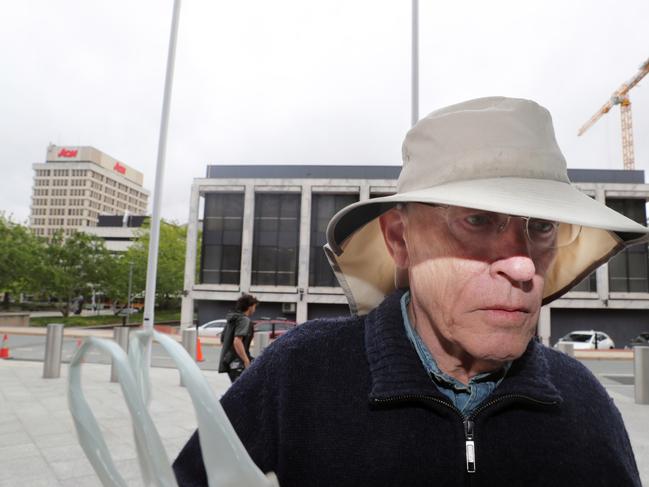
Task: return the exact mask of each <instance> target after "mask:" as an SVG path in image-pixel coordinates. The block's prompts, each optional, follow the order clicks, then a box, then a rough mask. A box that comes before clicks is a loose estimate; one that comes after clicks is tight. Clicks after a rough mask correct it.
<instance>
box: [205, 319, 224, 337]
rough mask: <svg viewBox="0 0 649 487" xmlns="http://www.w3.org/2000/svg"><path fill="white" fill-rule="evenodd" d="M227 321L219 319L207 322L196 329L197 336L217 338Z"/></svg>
mask: <svg viewBox="0 0 649 487" xmlns="http://www.w3.org/2000/svg"><path fill="white" fill-rule="evenodd" d="M227 322H228V320H225V319H220V320H213V321H208V322H207V323H205V324H203V325H200V326H199V327H198V336H201V337H218V336H221V333H223V329H224V328H225V325H226V324H227Z"/></svg>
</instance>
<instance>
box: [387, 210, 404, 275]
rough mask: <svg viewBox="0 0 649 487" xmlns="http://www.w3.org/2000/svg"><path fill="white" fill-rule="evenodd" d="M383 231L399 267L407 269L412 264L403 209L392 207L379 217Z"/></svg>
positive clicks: (395, 262)
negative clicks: (409, 257) (409, 256)
mask: <svg viewBox="0 0 649 487" xmlns="http://www.w3.org/2000/svg"><path fill="white" fill-rule="evenodd" d="M379 224H380V225H381V233H383V240H384V241H385V246H386V247H387V249H388V252H389V253H390V255H391V256H392V260H394V264H395V266H396V267H397V268H402V269H405V268H407V267H408V266H409V265H410V261H409V259H408V248H407V246H406V239H405V232H406V214H405V212H404V211H403V210H401V209H398V208H392V209H391V210H389V211H387V212H385V213H383V215H381V216H380V217H379Z"/></svg>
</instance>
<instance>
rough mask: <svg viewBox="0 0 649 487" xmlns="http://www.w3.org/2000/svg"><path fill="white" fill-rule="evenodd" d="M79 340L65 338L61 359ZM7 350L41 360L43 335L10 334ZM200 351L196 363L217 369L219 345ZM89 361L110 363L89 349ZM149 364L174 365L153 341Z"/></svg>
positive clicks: (71, 352)
mask: <svg viewBox="0 0 649 487" xmlns="http://www.w3.org/2000/svg"><path fill="white" fill-rule="evenodd" d="M79 344H80V342H79V341H78V339H74V338H65V339H64V340H63V352H62V355H61V361H62V362H63V363H69V362H70V359H71V358H72V356H73V355H74V353H75V352H76V350H77V348H78V346H79ZM9 351H10V355H11V358H12V359H14V360H31V361H41V362H42V361H43V358H44V357H45V336H30V335H11V336H10V337H9ZM201 351H202V352H203V357H204V359H205V360H203V362H199V363H198V365H199V367H200V368H201V369H203V370H217V368H218V367H217V361H218V357H219V354H220V353H221V347H220V345H208V344H201ZM86 360H87V362H89V363H102V364H108V363H110V357H109V356H108V355H106V354H104V353H103V352H101V351H98V350H91V351H90V352H89V353H88V354H87V355H86ZM151 365H152V366H153V367H175V365H174V363H173V361H172V360H171V359H170V358H169V356H168V355H167V352H165V350H164V349H163V348H162V347H161V346H160V345H158V344H157V343H154V344H153V346H152V347H151Z"/></svg>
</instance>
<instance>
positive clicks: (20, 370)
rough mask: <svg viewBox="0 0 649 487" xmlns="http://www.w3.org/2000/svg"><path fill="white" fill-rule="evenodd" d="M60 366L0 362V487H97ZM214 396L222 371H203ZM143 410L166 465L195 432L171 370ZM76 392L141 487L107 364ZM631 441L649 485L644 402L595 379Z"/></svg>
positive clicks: (223, 380)
mask: <svg viewBox="0 0 649 487" xmlns="http://www.w3.org/2000/svg"><path fill="white" fill-rule="evenodd" d="M67 372H68V367H67V365H63V366H62V367H61V377H60V378H58V379H43V378H42V374H43V363H42V362H27V361H12V360H2V361H0V384H2V386H1V387H0V487H15V486H17V485H29V486H31V487H91V486H92V487H95V486H97V487H101V483H100V482H99V480H98V479H97V477H96V475H95V473H94V470H93V469H92V467H91V466H90V463H89V462H88V460H87V459H86V457H85V455H84V453H83V451H82V450H81V447H80V446H79V444H78V441H77V437H76V432H75V429H74V425H73V423H72V418H71V417H70V412H69V409H68V404H67ZM203 374H204V376H205V377H206V378H207V380H208V382H209V383H210V385H211V386H212V388H213V390H214V392H215V394H216V395H217V397H220V396H221V395H222V394H223V393H224V392H225V390H226V389H227V388H228V386H229V384H230V381H229V379H228V377H227V375H225V374H218V373H216V372H213V371H203ZM150 375H151V386H152V401H151V406H150V408H149V410H150V412H151V416H152V418H153V420H154V422H155V424H156V426H157V428H158V431H159V433H160V436H161V438H162V441H163V443H164V445H165V449H166V450H167V454H168V456H169V459H170V461H172V460H173V459H174V458H175V457H176V455H177V453H178V452H179V451H180V448H182V446H183V445H184V443H185V441H187V439H188V438H189V436H190V434H191V433H192V432H193V431H194V429H195V428H196V417H195V414H194V410H193V407H192V403H191V400H190V399H189V395H188V394H187V391H186V390H185V388H183V387H180V386H179V374H178V371H177V370H175V369H167V368H157V367H154V368H151V369H150ZM82 378H83V379H82V380H83V392H84V395H85V397H86V399H87V401H88V403H89V404H90V406H91V408H92V411H93V413H94V414H95V417H96V418H97V421H98V422H99V424H100V425H101V427H102V430H103V432H104V437H105V439H106V443H107V444H108V446H109V449H110V452H111V454H112V455H113V458H114V460H115V462H116V464H117V466H118V468H119V471H120V473H121V474H122V476H123V477H124V478H125V480H126V481H127V483H128V485H132V486H140V485H142V482H141V477H140V472H139V467H138V465H137V459H136V455H135V447H134V443H133V434H132V430H131V417H130V414H129V413H128V410H127V408H126V405H125V403H124V400H123V397H122V393H121V389H120V386H119V384H117V383H111V382H110V381H109V379H110V366H109V365H103V364H84V365H83V367H82ZM601 380H602V383H603V384H604V385H605V386H606V388H607V390H608V391H609V394H610V395H611V397H612V398H613V400H614V401H615V404H616V405H617V407H618V408H619V409H620V411H621V413H622V416H623V417H624V421H625V423H626V427H627V430H628V431H629V435H630V437H631V443H632V445H633V448H634V451H635V454H636V460H637V463H638V467H639V469H640V475H641V477H642V479H643V485H645V486H648V487H649V405H638V404H635V402H634V399H633V386H631V385H624V384H621V383H619V382H617V381H615V380H611V379H607V378H605V377H602V378H601Z"/></svg>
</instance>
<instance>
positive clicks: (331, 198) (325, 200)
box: [309, 193, 358, 286]
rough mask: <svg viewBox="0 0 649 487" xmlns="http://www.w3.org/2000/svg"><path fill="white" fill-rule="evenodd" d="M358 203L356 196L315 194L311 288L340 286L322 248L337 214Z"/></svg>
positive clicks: (310, 266) (312, 201) (313, 202)
mask: <svg viewBox="0 0 649 487" xmlns="http://www.w3.org/2000/svg"><path fill="white" fill-rule="evenodd" d="M357 201H358V195H355V194H327V193H322V194H314V195H313V196H312V198H311V244H310V246H311V252H310V255H309V286H338V281H337V280H336V276H334V273H333V271H332V270H331V267H330V266H329V262H328V261H327V257H326V256H325V253H324V251H323V250H322V246H323V245H324V244H325V243H326V241H327V234H326V232H327V224H328V223H329V220H331V217H332V216H334V215H335V214H336V212H337V211H338V210H340V209H342V208H344V207H345V206H347V205H351V204H352V203H355V202H357Z"/></svg>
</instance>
